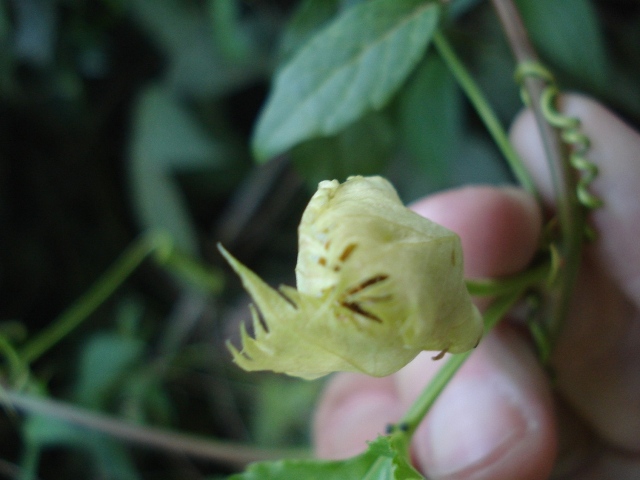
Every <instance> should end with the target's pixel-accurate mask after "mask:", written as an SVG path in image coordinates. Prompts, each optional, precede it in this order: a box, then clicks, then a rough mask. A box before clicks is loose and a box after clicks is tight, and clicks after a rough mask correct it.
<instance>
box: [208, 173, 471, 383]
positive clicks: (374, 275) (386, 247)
mask: <svg viewBox="0 0 640 480" xmlns="http://www.w3.org/2000/svg"><path fill="white" fill-rule="evenodd" d="M220 249H221V252H222V254H223V255H224V256H225V258H226V259H227V261H228V262H229V263H230V264H231V266H232V267H233V269H234V270H235V271H236V273H237V274H238V275H239V276H240V277H241V279H242V282H243V284H244V287H245V288H246V290H247V291H248V292H249V294H250V295H251V297H252V298H253V301H254V304H255V307H253V306H252V315H253V336H250V335H249V334H248V333H247V331H246V329H244V328H243V330H242V349H241V350H240V351H238V350H237V349H236V348H235V347H233V346H232V345H231V344H228V345H229V348H230V349H231V352H232V354H233V357H234V361H235V362H236V363H237V364H238V365H239V366H240V367H242V368H244V369H245V370H273V371H275V372H283V373H287V374H289V375H294V376H299V377H303V378H307V379H312V378H317V377H320V376H322V375H325V374H327V373H330V372H334V371H357V372H363V373H366V374H369V375H373V376H384V375H389V374H391V373H393V372H395V371H397V370H399V369H400V368H402V367H403V366H404V365H406V364H407V363H409V362H410V361H411V360H412V359H413V358H414V357H415V356H416V355H417V354H418V353H419V352H420V351H422V350H434V351H447V352H451V353H458V352H464V351H467V350H470V349H471V348H473V347H475V346H476V345H477V344H478V342H479V340H480V337H481V336H482V330H483V327H482V318H481V316H480V313H479V312H478V310H477V309H476V307H475V306H474V305H473V303H472V302H471V298H470V296H469V294H468V292H467V290H466V287H465V283H464V278H463V269H462V265H463V264H462V249H461V246H460V239H459V238H458V236H457V235H456V234H455V233H453V232H451V231H449V230H447V229H446V228H444V227H442V226H440V225H438V224H436V223H434V222H431V221H430V220H428V219H426V218H424V217H421V216H420V215H418V214H416V213H415V212H413V211H411V210H409V209H408V208H406V207H405V206H404V205H403V204H402V202H401V201H400V199H399V197H398V195H397V193H396V192H395V190H394V188H393V187H392V186H391V184H390V183H389V182H388V181H387V180H385V179H383V178H381V177H359V176H358V177H350V178H349V179H348V180H347V181H346V182H345V183H343V184H340V183H339V182H338V181H336V180H333V181H323V182H320V184H319V186H318V191H317V192H316V193H315V195H314V196H313V197H312V198H311V200H310V202H309V204H308V206H307V208H306V210H305V212H304V214H303V216H302V220H301V222H300V227H299V252H298V262H297V266H296V283H297V290H296V289H293V288H291V287H286V286H281V287H280V288H279V290H274V289H272V288H271V287H269V286H268V285H266V284H265V283H264V282H263V281H262V280H261V279H260V278H259V277H258V276H257V275H256V274H254V273H253V272H252V271H250V270H249V269H248V268H246V267H245V266H244V265H242V264H241V263H240V262H238V261H237V260H236V259H235V258H233V257H232V256H231V255H230V254H229V253H228V252H227V251H226V250H224V249H223V248H222V247H220Z"/></svg>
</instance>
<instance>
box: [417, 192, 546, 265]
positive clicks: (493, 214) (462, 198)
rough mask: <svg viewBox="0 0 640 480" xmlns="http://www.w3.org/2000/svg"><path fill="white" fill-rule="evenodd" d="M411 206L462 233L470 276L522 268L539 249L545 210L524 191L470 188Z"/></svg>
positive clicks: (434, 197)
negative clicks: (542, 211)
mask: <svg viewBox="0 0 640 480" xmlns="http://www.w3.org/2000/svg"><path fill="white" fill-rule="evenodd" d="M411 208H412V209H413V210H415V211H416V212H417V213H419V214H421V215H422V216H424V217H427V218H429V219H430V220H432V221H434V222H436V223H439V224H440V225H442V226H444V227H446V228H448V229H449V230H452V231H454V232H456V233H457V234H458V235H459V236H460V240H461V242H462V251H463V253H464V270H465V275H466V276H467V277H499V276H503V275H509V274H512V273H515V272H518V271H520V270H521V269H522V268H524V267H525V266H526V265H527V264H528V263H529V261H530V260H531V257H532V256H533V254H534V253H535V251H536V246H537V244H538V238H539V236H540V225H541V221H542V220H541V214H540V210H539V209H538V207H537V205H536V203H535V202H534V201H533V199H532V198H531V196H530V195H527V194H526V193H524V192H523V191H522V190H519V189H515V188H500V189H498V188H494V187H478V186H473V187H465V188H461V189H456V190H450V191H447V192H443V193H440V194H438V195H434V196H431V197H429V198H426V199H424V200H422V201H420V202H416V203H415V204H414V205H412V206H411Z"/></svg>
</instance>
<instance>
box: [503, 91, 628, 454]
mask: <svg viewBox="0 0 640 480" xmlns="http://www.w3.org/2000/svg"><path fill="white" fill-rule="evenodd" d="M563 110H564V111H565V112H566V113H567V114H569V115H571V116H577V117H579V118H580V119H581V121H582V129H583V131H584V132H585V133H586V134H587V135H589V137H590V138H591V141H592V147H591V149H590V150H589V152H588V158H589V159H590V160H591V161H593V162H594V163H595V164H597V165H598V166H599V168H600V174H599V176H598V177H597V179H596V180H595V181H594V182H593V185H592V191H593V193H595V194H596V195H598V196H599V197H600V198H602V200H603V201H604V207H603V208H601V209H598V210H596V211H594V212H592V213H591V215H590V217H591V220H592V223H593V226H594V227H595V230H596V231H597V232H598V239H597V241H596V242H595V243H594V244H593V245H590V246H589V247H588V248H587V249H586V252H585V258H584V262H583V267H582V270H581V276H580V279H579V281H578V285H577V286H576V294H575V295H574V299H573V303H572V309H571V310H572V311H571V314H570V316H569V318H568V319H567V320H566V322H565V325H564V329H563V333H562V335H561V337H560V338H559V340H558V344H557V347H556V350H555V353H554V355H553V364H554V367H555V370H556V375H557V378H556V379H557V384H558V389H559V390H560V391H561V392H562V394H563V396H564V397H565V398H566V399H567V401H568V402H569V403H570V404H572V405H573V406H574V407H575V408H576V409H577V410H578V411H579V413H580V414H581V415H582V417H583V418H585V419H586V420H587V421H588V422H590V424H591V425H592V427H593V428H594V429H595V430H596V431H597V432H599V433H600V434H601V436H603V437H604V438H605V439H607V440H608V441H610V442H612V443H613V444H615V445H617V446H619V447H623V448H626V449H634V450H636V451H637V450H640V379H639V372H640V356H639V355H638V354H637V352H638V350H639V349H640V317H639V316H638V308H639V307H640V248H638V246H637V241H638V240H637V239H638V238H640V194H639V190H638V185H639V184H640V153H638V152H640V136H639V135H638V134H637V133H636V132H634V131H633V130H631V129H630V128H629V127H628V126H627V125H625V124H624V123H623V122H622V121H621V120H619V119H618V118H617V117H616V116H614V115H613V114H612V113H611V112H609V111H608V110H606V109H605V108H604V107H602V106H600V105H599V104H597V103H595V102H594V101H592V100H588V99H586V98H584V97H579V96H567V97H566V98H565V99H564V101H563ZM536 132H537V130H536V128H535V125H534V120H533V117H532V116H531V114H530V113H527V114H525V115H523V116H522V117H520V118H519V119H518V121H517V122H516V123H515V125H514V128H513V130H512V138H513V140H514V142H515V144H516V146H517V147H518V149H519V151H520V152H521V155H522V157H523V159H524V160H525V162H526V163H527V164H528V165H529V166H530V168H531V170H532V172H533V173H534V176H535V178H536V180H537V182H538V184H539V185H540V188H541V191H542V192H543V193H544V196H545V198H546V199H547V200H548V201H549V202H551V195H552V193H551V192H552V187H551V180H550V178H549V176H548V174H547V173H546V172H547V167H546V165H545V162H544V155H543V153H542V146H541V142H540V139H539V136H538V135H537V133H536Z"/></svg>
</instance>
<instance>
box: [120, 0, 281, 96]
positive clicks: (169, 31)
mask: <svg viewBox="0 0 640 480" xmlns="http://www.w3.org/2000/svg"><path fill="white" fill-rule="evenodd" d="M225 1H226V2H228V0H225ZM125 3H126V8H127V9H128V10H129V12H130V14H131V16H132V17H133V20H134V21H136V22H137V23H138V24H139V25H140V26H141V27H142V28H143V29H144V30H146V31H147V32H148V34H149V38H150V39H151V40H152V41H153V42H155V43H156V45H157V46H158V47H159V49H160V50H161V52H162V53H163V55H164V56H165V57H166V58H167V69H166V74H165V80H166V82H167V83H168V84H169V85H170V87H171V88H172V89H174V90H175V91H179V92H180V93H182V94H191V95H209V96H220V95H223V94H225V93H227V92H229V91H233V90H236V89H237V88H238V87H240V86H243V85H247V84H248V83H250V82H252V81H255V80H256V79H257V78H260V77H262V76H264V75H265V73H266V72H267V71H268V69H269V68H270V60H271V59H270V58H269V56H268V55H267V54H265V53H264V52H260V53H261V54H260V55H257V56H256V55H249V57H247V56H246V55H243V56H242V58H229V57H228V56H225V53H223V52H224V50H225V48H226V47H228V45H227V46H226V47H225V46H224V45H223V46H220V45H218V44H217V42H216V40H217V39H219V37H217V36H216V35H215V34H214V32H213V29H214V26H213V25H212V24H211V17H210V15H207V11H206V9H204V8H202V7H198V6H197V5H195V2H182V1H176V0H128V1H127V2H125ZM245 38H246V39H247V42H248V41H249V37H248V36H247V37H245ZM246 47H247V48H248V49H249V50H250V53H254V48H253V46H252V45H246ZM242 48H244V47H242ZM255 50H257V49H255ZM243 53H249V52H246V51H245V52H243Z"/></svg>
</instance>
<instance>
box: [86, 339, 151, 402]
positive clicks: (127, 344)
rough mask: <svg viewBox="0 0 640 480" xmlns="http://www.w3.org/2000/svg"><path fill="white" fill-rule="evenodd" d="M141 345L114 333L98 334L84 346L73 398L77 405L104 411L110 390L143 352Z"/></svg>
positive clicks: (142, 345)
mask: <svg viewBox="0 0 640 480" xmlns="http://www.w3.org/2000/svg"><path fill="white" fill-rule="evenodd" d="M143 349H144V344H143V342H141V341H139V340H136V339H134V338H130V337H125V336H122V335H117V334H114V333H97V334H95V335H94V336H93V337H91V338H90V339H89V340H88V341H87V342H86V343H85V345H84V349H83V350H82V355H81V356H80V362H79V363H80V369H79V372H78V379H77V384H76V391H75V395H74V397H75V399H76V401H77V402H78V403H80V404H82V405H85V406H89V407H93V408H97V409H100V408H104V407H105V404H106V403H107V402H108V401H109V400H110V395H109V393H111V392H110V391H111V390H112V389H113V387H114V384H115V382H117V381H118V380H119V379H120V378H121V377H122V375H124V374H126V373H129V372H130V368H131V366H132V365H133V364H134V362H135V361H136V360H138V359H139V358H140V356H141V355H142V353H143Z"/></svg>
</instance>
